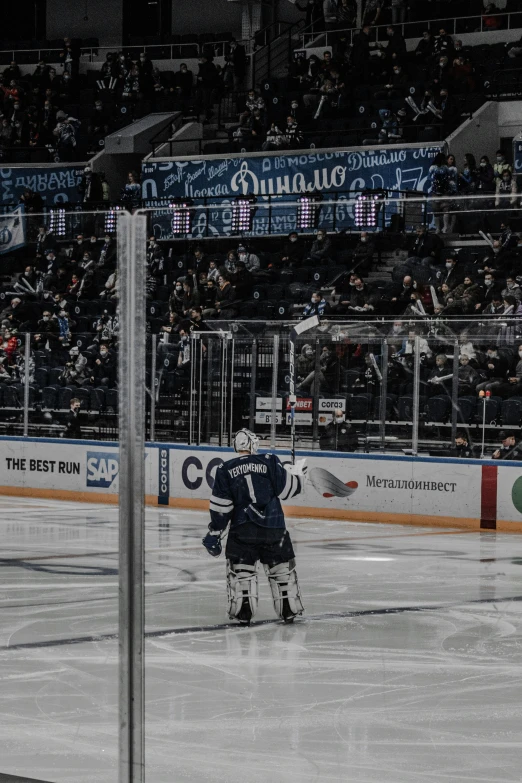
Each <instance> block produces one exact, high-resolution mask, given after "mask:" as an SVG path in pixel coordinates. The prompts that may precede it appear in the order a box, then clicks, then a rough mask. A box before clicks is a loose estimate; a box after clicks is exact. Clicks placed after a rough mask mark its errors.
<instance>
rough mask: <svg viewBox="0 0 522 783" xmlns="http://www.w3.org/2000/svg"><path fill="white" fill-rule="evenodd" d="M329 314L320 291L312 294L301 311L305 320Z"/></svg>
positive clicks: (328, 307)
mask: <svg viewBox="0 0 522 783" xmlns="http://www.w3.org/2000/svg"><path fill="white" fill-rule="evenodd" d="M329 312H330V305H329V304H328V302H327V301H326V299H324V297H323V296H322V294H321V292H320V291H314V292H313V294H312V298H311V300H310V302H309V303H308V304H307V305H306V307H305V308H304V310H303V316H305V317H306V318H308V317H310V316H312V315H319V316H323V315H328V313H329Z"/></svg>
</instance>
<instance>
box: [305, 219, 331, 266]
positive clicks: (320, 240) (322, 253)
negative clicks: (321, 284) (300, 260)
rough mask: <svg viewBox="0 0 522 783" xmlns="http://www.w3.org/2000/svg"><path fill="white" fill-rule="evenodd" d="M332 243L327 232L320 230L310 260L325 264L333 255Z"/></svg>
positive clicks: (311, 250)
mask: <svg viewBox="0 0 522 783" xmlns="http://www.w3.org/2000/svg"><path fill="white" fill-rule="evenodd" d="M331 252H332V243H331V241H330V238H329V237H328V235H327V233H326V231H324V230H323V229H321V228H320V229H319V231H318V232H317V235H316V238H315V240H314V242H313V244H312V247H311V249H310V258H311V259H312V261H316V262H318V263H325V262H326V261H327V260H328V259H329V258H330V255H331Z"/></svg>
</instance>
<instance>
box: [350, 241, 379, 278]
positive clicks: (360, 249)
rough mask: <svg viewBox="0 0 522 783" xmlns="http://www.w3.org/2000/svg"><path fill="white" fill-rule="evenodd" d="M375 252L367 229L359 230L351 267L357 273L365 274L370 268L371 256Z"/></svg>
mask: <svg viewBox="0 0 522 783" xmlns="http://www.w3.org/2000/svg"><path fill="white" fill-rule="evenodd" d="M375 252H376V246H375V242H374V240H373V237H372V235H371V234H369V233H368V231H361V235H360V237H359V241H358V242H357V244H356V246H355V248H354V250H353V256H352V261H351V264H352V268H353V269H354V270H355V271H356V272H357V273H358V274H359V275H363V276H364V275H367V274H368V272H369V271H370V269H371V266H372V262H373V257H374V254H375Z"/></svg>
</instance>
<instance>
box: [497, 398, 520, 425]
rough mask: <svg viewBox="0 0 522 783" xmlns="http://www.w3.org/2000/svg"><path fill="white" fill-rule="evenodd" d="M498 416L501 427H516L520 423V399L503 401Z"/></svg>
mask: <svg viewBox="0 0 522 783" xmlns="http://www.w3.org/2000/svg"><path fill="white" fill-rule="evenodd" d="M500 416H501V418H502V425H503V426H518V425H520V424H521V423H522V397H510V398H509V399H508V400H503V402H502V409H501V413H500Z"/></svg>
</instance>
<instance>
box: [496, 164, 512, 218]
mask: <svg viewBox="0 0 522 783" xmlns="http://www.w3.org/2000/svg"><path fill="white" fill-rule="evenodd" d="M508 197H509V198H508ZM517 200H518V199H517V181H516V179H515V177H513V175H512V173H511V172H509V171H508V170H507V169H506V170H505V171H503V172H502V176H501V177H499V178H497V186H496V198H495V206H496V207H500V208H504V209H507V208H508V207H509V206H510V205H511V206H514V205H515V204H516V203H517Z"/></svg>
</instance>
